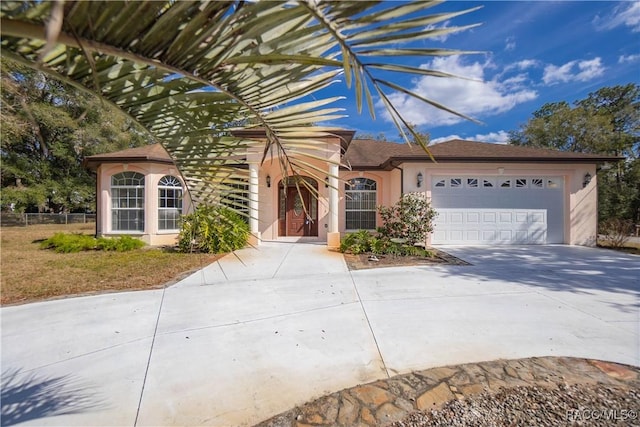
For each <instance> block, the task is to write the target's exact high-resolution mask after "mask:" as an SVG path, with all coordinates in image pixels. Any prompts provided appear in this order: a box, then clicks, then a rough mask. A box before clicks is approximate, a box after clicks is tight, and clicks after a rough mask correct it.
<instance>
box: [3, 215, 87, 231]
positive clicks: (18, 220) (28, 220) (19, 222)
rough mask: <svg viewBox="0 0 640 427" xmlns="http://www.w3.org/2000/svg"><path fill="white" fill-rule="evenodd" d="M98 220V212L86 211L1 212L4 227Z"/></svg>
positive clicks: (79, 222)
mask: <svg viewBox="0 0 640 427" xmlns="http://www.w3.org/2000/svg"><path fill="white" fill-rule="evenodd" d="M88 222H96V214H84V213H68V214H64V213H62V214H55V213H8V212H2V214H0V225H2V226H3V227H24V226H27V225H34V224H81V223H88Z"/></svg>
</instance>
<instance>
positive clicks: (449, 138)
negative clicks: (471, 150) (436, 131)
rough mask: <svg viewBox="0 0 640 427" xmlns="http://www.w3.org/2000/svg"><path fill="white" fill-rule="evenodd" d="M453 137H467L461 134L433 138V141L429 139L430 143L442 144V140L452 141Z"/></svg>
mask: <svg viewBox="0 0 640 427" xmlns="http://www.w3.org/2000/svg"><path fill="white" fill-rule="evenodd" d="M452 139H465V138H463V137H461V136H460V135H447V136H443V137H440V138H433V139H432V140H431V141H429V143H430V144H432V145H433V144H440V143H441V142H446V141H451V140H452Z"/></svg>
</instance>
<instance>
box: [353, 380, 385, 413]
mask: <svg viewBox="0 0 640 427" xmlns="http://www.w3.org/2000/svg"><path fill="white" fill-rule="evenodd" d="M351 394H352V395H353V396H354V397H356V398H357V399H358V400H360V401H361V402H362V403H364V404H365V405H371V406H373V407H374V408H377V407H378V406H380V405H382V404H384V403H387V402H389V401H391V400H393V397H394V396H393V394H391V393H389V392H388V391H386V390H382V389H381V388H379V387H375V386H372V385H363V386H360V387H356V388H355V389H353V390H352V391H351Z"/></svg>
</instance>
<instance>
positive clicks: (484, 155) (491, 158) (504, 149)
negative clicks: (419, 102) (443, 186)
mask: <svg viewBox="0 0 640 427" xmlns="http://www.w3.org/2000/svg"><path fill="white" fill-rule="evenodd" d="M428 148H429V152H430V153H431V155H432V156H433V158H434V159H435V160H436V161H437V162H497V161H499V162H518V163H521V162H552V163H554V162H564V163H567V162H572V163H573V162H578V163H580V162H586V163H599V162H606V161H617V160H620V159H621V158H620V157H613V156H603V155H600V154H586V153H572V152H565V151H558V150H550V149H544V148H531V147H520V146H515V145H504V144H492V143H488V142H477V141H464V140H460V139H454V140H450V141H445V142H441V143H439V144H434V145H432V146H429V147H428ZM417 161H431V157H430V156H429V154H427V153H425V152H424V150H422V149H421V148H420V147H418V146H415V145H409V144H406V143H394V142H380V141H373V140H354V141H352V142H351V145H350V146H349V150H347V153H346V155H345V157H344V162H345V163H346V164H347V165H350V166H351V167H352V168H354V169H369V168H375V169H391V168H392V167H393V165H394V164H395V165H397V164H400V163H403V162H417Z"/></svg>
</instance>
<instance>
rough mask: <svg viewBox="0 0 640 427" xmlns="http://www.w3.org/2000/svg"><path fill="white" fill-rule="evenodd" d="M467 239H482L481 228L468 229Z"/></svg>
mask: <svg viewBox="0 0 640 427" xmlns="http://www.w3.org/2000/svg"><path fill="white" fill-rule="evenodd" d="M465 240H480V230H466V234H465Z"/></svg>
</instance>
